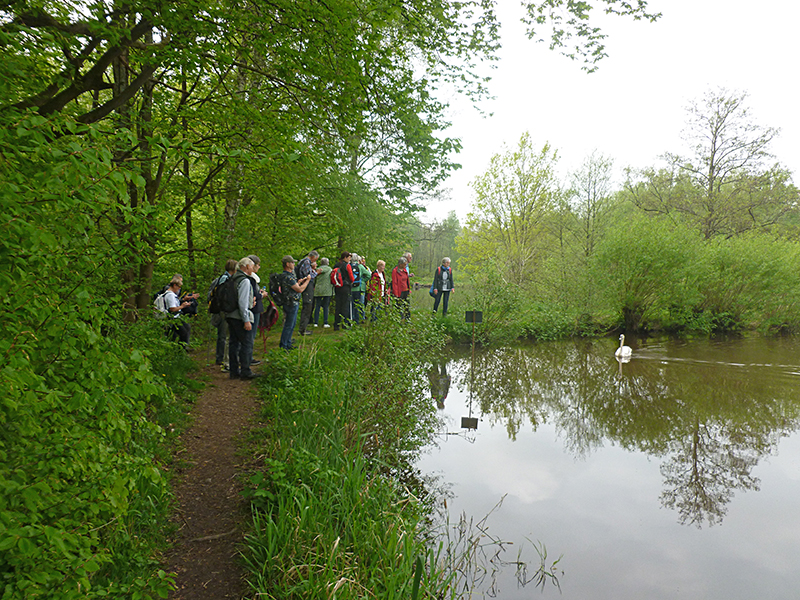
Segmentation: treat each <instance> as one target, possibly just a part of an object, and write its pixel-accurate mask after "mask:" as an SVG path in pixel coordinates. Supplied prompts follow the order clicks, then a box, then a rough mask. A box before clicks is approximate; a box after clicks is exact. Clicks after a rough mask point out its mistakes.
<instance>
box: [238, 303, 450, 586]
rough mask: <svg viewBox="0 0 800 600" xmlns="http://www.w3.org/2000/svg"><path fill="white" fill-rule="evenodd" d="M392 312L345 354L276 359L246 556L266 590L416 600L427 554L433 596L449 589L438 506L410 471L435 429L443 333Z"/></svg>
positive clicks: (349, 339) (362, 331) (357, 333)
mask: <svg viewBox="0 0 800 600" xmlns="http://www.w3.org/2000/svg"><path fill="white" fill-rule="evenodd" d="M391 312H392V311H390V312H389V313H387V314H383V315H382V318H381V319H379V320H378V322H376V323H370V324H368V325H365V326H361V327H358V328H356V329H355V330H353V331H350V332H348V333H347V335H346V336H344V338H343V340H342V344H341V345H340V346H339V347H337V348H328V349H327V350H326V351H325V352H320V353H317V352H312V353H309V354H302V353H301V354H286V353H282V352H277V351H276V352H274V353H273V354H271V355H270V356H269V357H268V362H269V368H268V369H264V372H265V373H267V376H266V377H265V378H264V380H262V383H263V387H262V389H261V391H262V397H263V399H264V413H263V415H262V417H263V418H265V419H267V420H268V422H269V424H268V427H267V428H265V429H264V430H263V431H261V432H260V434H259V435H258V436H257V437H256V439H255V440H254V443H255V444H257V449H256V452H258V453H261V454H266V458H265V459H264V465H263V468H262V469H259V470H258V471H257V472H255V473H253V474H252V475H251V477H250V489H249V491H248V497H249V498H250V500H251V504H252V506H253V530H252V531H251V533H250V534H249V535H248V536H247V542H246V546H247V548H246V551H245V554H244V556H245V562H246V564H247V565H248V568H249V571H250V576H249V581H250V583H251V585H252V587H253V590H254V592H256V593H258V594H260V595H263V596H266V597H274V598H304V599H305V598H328V597H330V595H331V593H332V591H333V590H335V594H336V597H337V598H360V597H363V595H364V593H366V592H367V591H368V592H369V594H371V595H374V596H376V597H380V598H407V597H408V596H409V594H410V593H411V591H412V587H413V586H414V581H415V578H414V574H415V572H416V573H418V574H419V573H420V572H419V571H416V570H415V567H416V563H417V557H425V563H426V564H427V567H426V569H423V571H422V573H421V574H420V579H421V581H420V583H419V585H420V586H421V589H422V590H425V591H426V593H428V594H435V592H436V590H440V589H444V588H445V587H446V581H445V579H444V578H443V576H442V575H441V574H440V573H439V572H438V571H437V570H436V569H435V568H434V567H433V566H432V565H431V558H430V553H429V551H428V550H427V549H426V547H425V545H424V543H423V542H422V541H421V539H420V537H419V534H420V532H421V530H422V528H423V526H424V517H425V514H426V511H425V508H424V504H423V503H421V502H420V499H419V498H417V497H416V496H415V495H414V493H413V491H412V490H410V489H409V485H410V483H411V482H409V481H408V480H407V475H406V474H407V469H408V466H409V464H410V461H412V460H413V459H414V457H415V456H416V455H417V453H418V451H419V449H420V448H421V446H422V445H423V444H425V443H427V442H428V441H429V440H430V436H431V434H432V432H433V430H434V429H433V426H434V423H435V407H434V406H433V403H432V402H430V400H429V398H428V397H427V394H426V393H425V388H424V386H423V383H424V382H425V378H424V377H423V376H422V375H423V369H424V366H425V365H424V361H425V356H427V352H428V350H429V349H430V348H432V347H438V345H439V344H440V340H441V339H442V336H441V335H440V332H439V331H438V330H436V329H434V328H431V327H429V326H427V324H425V323H423V322H421V321H420V322H417V321H418V319H416V318H415V319H414V323H412V324H408V323H403V322H402V321H400V320H399V319H396V318H395V317H394V316H393V315H392V314H391ZM421 597H425V596H421Z"/></svg>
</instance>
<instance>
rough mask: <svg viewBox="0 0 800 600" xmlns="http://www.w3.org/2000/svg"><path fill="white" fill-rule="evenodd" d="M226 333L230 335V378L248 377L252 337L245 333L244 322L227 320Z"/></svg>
mask: <svg viewBox="0 0 800 600" xmlns="http://www.w3.org/2000/svg"><path fill="white" fill-rule="evenodd" d="M227 321H228V332H229V333H230V335H231V343H230V349H229V351H228V355H229V356H228V358H229V359H230V364H231V376H235V375H245V376H249V375H250V374H251V373H252V371H250V362H251V361H252V360H253V336H252V335H250V332H249V331H245V328H244V321H242V320H241V319H231V318H228V319H227Z"/></svg>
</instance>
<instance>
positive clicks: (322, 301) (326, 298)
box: [312, 258, 333, 327]
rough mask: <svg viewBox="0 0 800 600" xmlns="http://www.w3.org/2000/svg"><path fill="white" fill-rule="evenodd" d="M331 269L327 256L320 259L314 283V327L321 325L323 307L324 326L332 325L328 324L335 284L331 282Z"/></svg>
mask: <svg viewBox="0 0 800 600" xmlns="http://www.w3.org/2000/svg"><path fill="white" fill-rule="evenodd" d="M332 270H333V269H331V267H330V261H329V260H328V259H327V258H320V259H319V273H318V274H317V278H316V283H315V285H314V319H313V321H312V322H313V323H314V327H319V309H320V307H322V322H323V325H322V326H323V327H330V325H328V309H329V308H330V306H331V298H332V297H333V284H331V271H332Z"/></svg>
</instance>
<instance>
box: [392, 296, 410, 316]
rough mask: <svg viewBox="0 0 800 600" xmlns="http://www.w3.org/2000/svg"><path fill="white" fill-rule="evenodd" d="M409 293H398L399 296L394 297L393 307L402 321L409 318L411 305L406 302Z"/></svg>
mask: <svg viewBox="0 0 800 600" xmlns="http://www.w3.org/2000/svg"><path fill="white" fill-rule="evenodd" d="M408 295H409V291H408V290H406V291H405V292H400V296H394V298H393V300H394V306H395V308H396V309H397V311H398V312H399V313H400V316H401V317H402V318H403V320H404V321H408V320H409V319H410V318H411V303H410V302H409V301H408Z"/></svg>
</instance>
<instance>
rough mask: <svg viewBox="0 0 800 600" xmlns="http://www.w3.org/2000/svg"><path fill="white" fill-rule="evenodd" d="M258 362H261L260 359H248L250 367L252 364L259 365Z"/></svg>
mask: <svg viewBox="0 0 800 600" xmlns="http://www.w3.org/2000/svg"><path fill="white" fill-rule="evenodd" d="M260 364H261V361H260V360H251V361H250V366H251V367H252V366H253V365H260Z"/></svg>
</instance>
